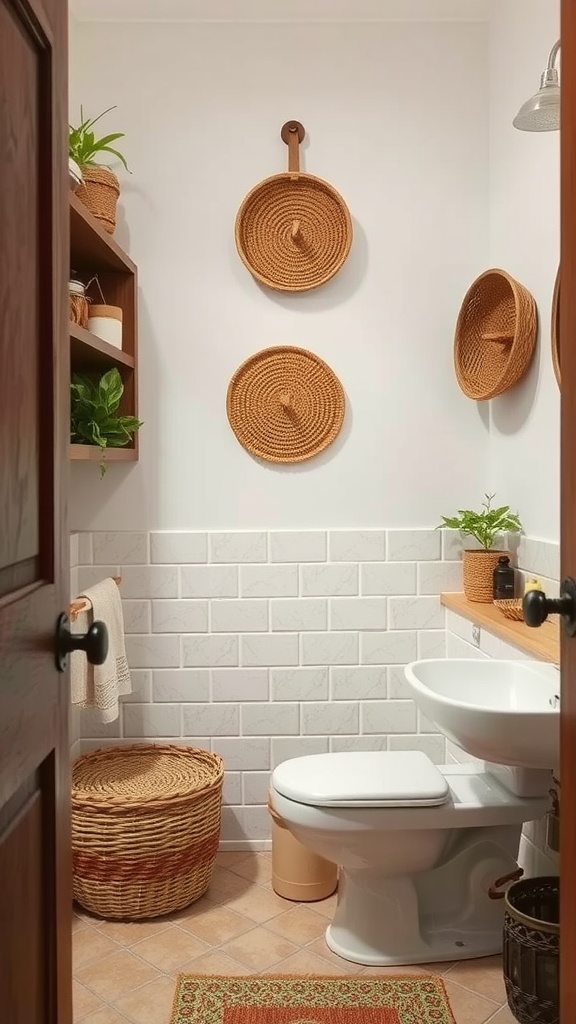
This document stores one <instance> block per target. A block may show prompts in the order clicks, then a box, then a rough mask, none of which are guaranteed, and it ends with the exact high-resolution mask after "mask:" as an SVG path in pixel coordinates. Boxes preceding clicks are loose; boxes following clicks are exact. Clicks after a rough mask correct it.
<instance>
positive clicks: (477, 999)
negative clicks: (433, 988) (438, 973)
mask: <svg viewBox="0 0 576 1024" xmlns="http://www.w3.org/2000/svg"><path fill="white" fill-rule="evenodd" d="M443 981H444V984H445V985H446V992H447V994H448V999H449V1000H450V1006H451V1007H452V1013H453V1014H454V1017H455V1018H456V1024H486V1022H487V1021H489V1020H490V1018H491V1017H493V1016H494V1014H495V1012H496V1010H498V1009H499V1006H498V1003H494V1002H493V1001H492V1000H491V999H484V997H483V996H479V995H476V993H475V992H471V991H470V990H469V989H467V988H462V987H461V986H460V985H457V984H456V983H455V982H453V981H448V980H447V979H446V978H444V979H443Z"/></svg>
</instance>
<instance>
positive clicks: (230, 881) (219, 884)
mask: <svg viewBox="0 0 576 1024" xmlns="http://www.w3.org/2000/svg"><path fill="white" fill-rule="evenodd" d="M250 888H251V885H250V882H249V881H248V880H247V879H246V878H241V877H240V875H235V874H234V873H233V872H232V871H227V870H226V869H225V868H215V869H214V873H213V875H212V879H211V881H210V885H209V887H208V892H207V893H206V898H207V899H209V900H210V901H211V902H212V903H226V902H227V901H228V900H230V899H232V897H234V896H239V895H240V894H241V893H246V892H248V891H249V890H250Z"/></svg>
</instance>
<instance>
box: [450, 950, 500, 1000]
mask: <svg viewBox="0 0 576 1024" xmlns="http://www.w3.org/2000/svg"><path fill="white" fill-rule="evenodd" d="M446 980H447V981H448V980H449V981H457V982H458V984H459V985H463V986H464V988H469V989H471V990H472V991H473V992H477V993H478V995H481V996H485V997H486V999H493V1000H494V1002H495V1003H498V1005H499V1006H502V1005H503V1003H505V1002H506V988H505V986H504V975H503V973H502V957H501V956H486V957H482V958H481V959H479V960H462V961H461V962H460V963H458V964H456V966H455V967H453V968H452V969H451V970H450V971H449V973H448V974H447V975H446Z"/></svg>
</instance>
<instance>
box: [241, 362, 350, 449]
mask: <svg viewBox="0 0 576 1024" xmlns="http://www.w3.org/2000/svg"><path fill="white" fill-rule="evenodd" d="M345 408H346V399H345V396H344V389H343V387H342V385H341V383H340V381H339V380H338V378H337V376H336V374H335V373H334V372H333V370H331V369H330V367H329V366H328V365H327V363H325V362H324V361H323V360H322V359H319V357H318V356H316V355H314V353H313V352H308V351H307V349H304V348H294V347H292V346H288V345H281V346H278V347H275V348H267V349H263V350H262V351H261V352H256V354H255V355H253V356H251V357H250V359H247V360H246V362H245V363H242V365H241V366H240V367H239V368H238V370H236V373H235V374H234V376H233V377H232V380H231V381H230V384H229V386H228V395H227V399H226V411H227V413H228V420H229V422H230V426H231V427H232V430H233V431H234V433H235V434H236V437H237V439H238V441H239V442H240V444H241V445H242V446H243V447H244V448H245V449H246V450H247V451H249V452H250V453H251V454H252V455H257V456H258V457H259V458H261V459H266V460H267V461H268V462H304V461H305V460H306V459H311V458H312V457H313V456H314V455H318V453H319V452H321V451H323V450H324V449H325V448H327V447H328V445H329V444H331V443H332V441H334V439H335V438H336V437H337V435H338V433H339V431H340V428H341V426H342V423H343V422H344V413H345Z"/></svg>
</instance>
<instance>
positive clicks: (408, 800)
mask: <svg viewBox="0 0 576 1024" xmlns="http://www.w3.org/2000/svg"><path fill="white" fill-rule="evenodd" d="M272 786H273V788H274V789H275V790H276V792H277V793H279V794H280V795H281V796H284V797H286V798H287V799H289V800H293V801H294V802H296V803H300V804H304V805H306V806H308V807H350V808H354V807H439V806H441V805H442V804H445V803H446V802H447V800H448V799H449V796H450V788H449V786H448V784H447V782H446V779H445V778H444V776H443V775H442V774H441V772H439V771H438V768H437V767H436V766H435V765H434V764H433V763H432V761H431V760H430V758H429V757H427V756H426V754H423V753H422V752H421V751H419V750H401V751H371V752H365V753H362V752H355V751H349V752H345V753H330V754H310V755H308V756H304V757H296V758H292V759H291V760H289V761H284V762H283V763H282V764H280V765H278V767H277V768H276V769H275V770H274V773H273V775H272Z"/></svg>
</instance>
